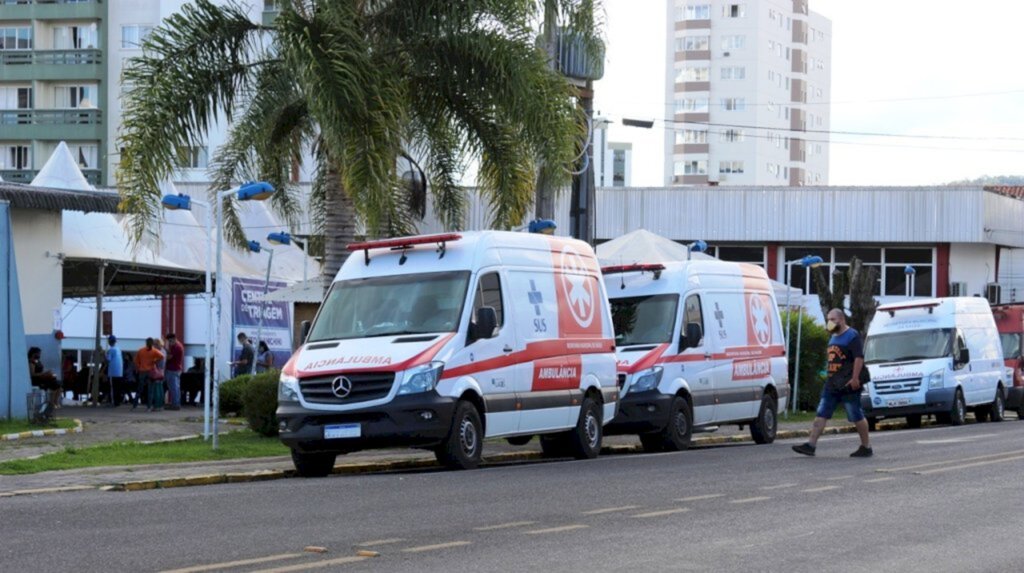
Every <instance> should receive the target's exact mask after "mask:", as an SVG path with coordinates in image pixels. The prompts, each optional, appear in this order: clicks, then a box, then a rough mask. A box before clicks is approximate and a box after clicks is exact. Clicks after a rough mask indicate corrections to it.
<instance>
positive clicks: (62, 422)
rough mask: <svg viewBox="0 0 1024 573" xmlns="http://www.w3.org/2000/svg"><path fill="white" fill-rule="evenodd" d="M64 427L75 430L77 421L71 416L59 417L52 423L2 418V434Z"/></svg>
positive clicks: (0, 424) (0, 422) (0, 432)
mask: <svg viewBox="0 0 1024 573" xmlns="http://www.w3.org/2000/svg"><path fill="white" fill-rule="evenodd" d="M60 428H63V429H65V430H73V429H74V428H75V421H74V420H72V419H70V418H58V419H57V420H54V421H53V422H52V423H50V424H46V425H40V424H29V423H28V422H27V421H25V420H0V434H17V433H20V432H31V431H33V430H54V429H60Z"/></svg>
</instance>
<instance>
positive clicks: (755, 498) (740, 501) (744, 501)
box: [729, 495, 771, 503]
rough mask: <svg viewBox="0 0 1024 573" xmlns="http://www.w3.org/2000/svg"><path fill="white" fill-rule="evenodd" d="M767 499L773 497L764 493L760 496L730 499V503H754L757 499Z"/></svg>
mask: <svg viewBox="0 0 1024 573" xmlns="http://www.w3.org/2000/svg"><path fill="white" fill-rule="evenodd" d="M766 499H771V498H770V497H767V496H763V495H762V496H760V497H748V498H746V499H733V500H730V501H729V503H754V502H755V501H764V500H766Z"/></svg>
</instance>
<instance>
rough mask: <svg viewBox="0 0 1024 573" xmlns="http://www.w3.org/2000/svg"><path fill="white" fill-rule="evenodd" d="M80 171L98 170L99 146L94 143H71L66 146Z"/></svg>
mask: <svg viewBox="0 0 1024 573" xmlns="http://www.w3.org/2000/svg"><path fill="white" fill-rule="evenodd" d="M68 148H69V149H70V150H71V155H73V156H74V157H75V161H77V162H78V166H79V167H81V168H82V169H99V166H100V164H99V146H97V145H96V144H94V143H83V144H76V143H73V144H71V145H69V146H68Z"/></svg>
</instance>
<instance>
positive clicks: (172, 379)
mask: <svg viewBox="0 0 1024 573" xmlns="http://www.w3.org/2000/svg"><path fill="white" fill-rule="evenodd" d="M184 366H185V347H184V346H182V344H181V343H180V342H178V337H177V335H175V334H174V333H173V332H168V333H167V366H166V368H165V371H164V380H165V381H166V382H167V393H168V394H170V398H171V403H170V405H168V406H167V409H168V410H180V409H181V371H182V370H184Z"/></svg>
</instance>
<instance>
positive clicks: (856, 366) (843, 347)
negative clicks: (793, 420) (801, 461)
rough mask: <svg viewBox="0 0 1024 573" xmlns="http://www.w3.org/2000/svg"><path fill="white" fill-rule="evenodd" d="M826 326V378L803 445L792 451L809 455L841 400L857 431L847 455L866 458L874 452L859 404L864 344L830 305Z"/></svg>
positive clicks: (842, 314)
mask: <svg viewBox="0 0 1024 573" xmlns="http://www.w3.org/2000/svg"><path fill="white" fill-rule="evenodd" d="M826 328H827V329H828V331H829V332H831V333H832V338H831V339H830V340H829V341H828V379H827V380H826V381H825V387H824V388H822V389H821V402H819V403H818V411H817V413H816V417H815V418H814V424H813V425H812V426H811V435H810V437H809V438H808V440H807V443H806V444H800V445H799V446H793V451H794V452H796V453H798V454H803V455H805V456H813V455H814V451H815V448H816V447H817V445H818V438H819V437H821V433H822V432H823V431H824V430H825V424H827V423H828V420H829V419H830V418H831V417H832V413H833V412H835V410H836V406H838V405H839V403H840V402H842V404H843V407H845V408H846V419H847V420H849V421H851V422H853V424H854V425H855V426H856V427H857V433H858V434H860V447H859V448H857V451H855V452H853V453H852V454H850V457H852V458H870V457H871V455H872V454H873V453H874V452H873V451H872V450H871V442H870V441H869V436H868V421H867V420H866V419H865V418H864V410H863V409H862V408H861V406H860V393H861V389H862V384H861V381H862V380H863V379H862V378H861V373H862V371H863V370H864V343H863V342H862V341H861V338H860V333H858V332H857V331H856V330H854V329H852V328H850V327H849V326H848V325H847V324H846V313H844V312H843V311H842V310H841V309H838V308H833V309H832V310H830V311H828V324H827V325H826Z"/></svg>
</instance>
